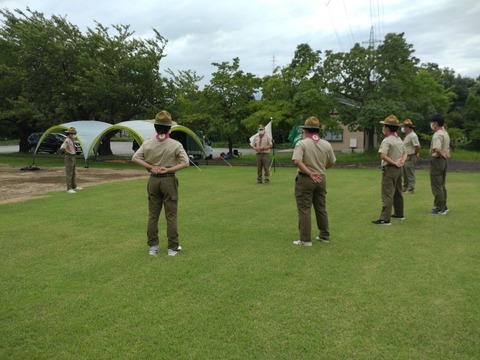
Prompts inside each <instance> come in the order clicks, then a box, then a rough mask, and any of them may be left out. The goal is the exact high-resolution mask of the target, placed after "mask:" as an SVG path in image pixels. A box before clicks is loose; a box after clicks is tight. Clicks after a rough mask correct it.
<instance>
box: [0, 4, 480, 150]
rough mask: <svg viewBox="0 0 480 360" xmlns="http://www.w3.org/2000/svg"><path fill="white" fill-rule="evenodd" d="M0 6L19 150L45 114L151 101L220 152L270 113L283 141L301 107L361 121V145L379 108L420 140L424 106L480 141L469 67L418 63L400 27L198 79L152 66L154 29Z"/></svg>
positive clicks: (157, 41) (60, 115) (2, 107)
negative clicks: (149, 33) (268, 70)
mask: <svg viewBox="0 0 480 360" xmlns="http://www.w3.org/2000/svg"><path fill="white" fill-rule="evenodd" d="M0 16H1V19H2V24H1V27H0V133H1V134H2V136H3V137H5V136H9V137H12V136H14V137H18V138H19V139H20V151H28V143H27V137H28V136H29V134H30V133H32V132H34V131H42V130H45V129H47V128H48V127H50V126H52V125H55V124H59V123H63V122H70V121H76V120H98V121H104V122H107V123H111V124H115V123H117V122H120V121H125V120H135V119H151V118H153V117H154V116H155V114H156V112H158V110H159V109H167V110H169V111H170V112H171V113H172V115H173V117H174V119H176V120H177V121H178V122H179V123H181V124H182V125H185V126H188V127H190V128H192V129H194V130H201V131H203V132H204V133H205V134H206V135H207V136H210V137H211V138H215V139H218V140H223V141H226V142H228V146H229V148H230V151H231V150H232V148H233V145H234V144H237V143H245V142H246V139H248V137H249V136H250V135H251V134H252V133H254V132H255V131H256V127H257V125H258V124H259V123H263V124H266V123H267V122H268V121H270V119H272V120H273V124H274V137H275V140H276V141H277V143H281V142H285V141H288V140H287V138H288V134H289V132H290V130H291V129H292V127H293V126H294V125H295V124H296V123H297V122H298V121H301V120H303V119H305V118H306V117H307V116H310V115H315V116H317V117H318V118H320V119H322V123H323V125H324V129H323V130H324V131H328V132H333V133H335V132H336V131H338V130H339V125H338V124H339V122H341V123H343V124H345V125H347V126H348V127H349V128H350V129H352V130H362V131H365V133H366V137H367V144H368V147H369V149H373V148H374V147H375V145H376V144H375V143H374V134H375V133H376V131H378V130H379V124H378V122H379V120H382V119H384V118H385V117H387V116H388V115H390V114H395V115H396V116H397V117H398V118H400V119H407V118H410V119H412V120H413V121H414V123H415V124H416V125H417V132H418V133H419V134H420V135H421V137H422V138H423V139H424V140H425V141H428V140H429V134H430V130H429V126H428V119H429V118H430V116H431V115H432V114H434V113H442V114H444V115H445V117H446V124H447V126H448V128H449V131H450V134H451V136H452V138H453V140H454V141H457V142H460V141H463V142H465V144H468V146H470V147H471V148H474V149H480V76H479V77H477V78H476V79H473V78H469V77H462V76H461V75H459V74H458V75H457V74H455V71H454V70H453V69H449V68H440V67H439V66H438V65H437V64H434V63H427V64H422V63H420V60H419V59H417V58H416V57H415V56H414V52H415V51H414V49H413V46H412V45H411V44H408V43H407V41H406V39H405V38H404V34H403V33H400V34H395V33H390V34H387V35H386V36H385V38H384V40H383V41H382V43H381V44H380V45H379V46H378V47H376V48H374V47H372V46H367V47H365V46H361V45H360V44H355V45H354V46H353V48H352V49H351V50H350V51H348V52H337V53H336V52H333V51H330V50H326V51H324V52H322V51H319V50H314V49H312V48H311V47H310V46H309V45H308V44H299V45H298V46H297V48H296V50H295V52H294V54H293V58H292V60H291V62H290V63H289V64H287V65H286V66H284V67H276V68H275V69H274V70H273V71H272V74H269V75H267V76H264V77H262V78H260V77H258V76H255V75H253V74H251V73H248V72H244V71H243V70H242V69H241V66H240V59H239V58H238V57H237V58H234V59H232V60H231V61H226V62H218V63H213V64H212V65H214V66H215V67H216V70H215V72H213V74H212V77H211V79H210V81H209V83H208V84H206V85H205V86H204V87H203V88H200V86H199V83H200V82H201V81H202V80H203V77H202V76H199V75H198V74H197V73H196V72H195V71H194V70H192V69H187V70H180V71H177V72H173V71H171V70H170V69H166V70H164V71H163V72H162V69H161V64H162V59H163V58H164V57H165V56H166V54H165V46H166V45H167V43H168V40H167V39H166V38H164V37H163V36H162V35H161V34H160V32H158V31H157V30H156V29H153V32H154V37H153V38H149V39H143V38H138V37H135V36H134V35H135V34H134V32H133V31H131V30H130V27H129V26H128V25H112V26H111V28H109V27H106V26H104V25H102V24H100V23H98V22H96V23H95V26H94V27H93V28H87V30H86V31H85V32H82V31H80V30H79V28H78V26H76V25H74V24H72V23H70V22H69V21H68V20H67V19H66V18H64V17H61V16H52V17H51V18H46V17H45V16H44V15H43V14H42V13H40V12H37V11H33V10H31V9H30V8H27V9H26V11H21V10H18V9H17V10H15V11H13V12H11V11H9V10H6V9H5V10H0ZM333 115H335V116H333ZM106 144H107V147H106V148H105V149H104V151H108V149H109V144H108V141H107V142H106Z"/></svg>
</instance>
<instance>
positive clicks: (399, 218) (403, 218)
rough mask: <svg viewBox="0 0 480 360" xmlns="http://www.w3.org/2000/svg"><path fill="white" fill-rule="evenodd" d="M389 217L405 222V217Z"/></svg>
mask: <svg viewBox="0 0 480 360" xmlns="http://www.w3.org/2000/svg"><path fill="white" fill-rule="evenodd" d="M391 217H392V218H394V219H398V220H405V216H399V215H392V216H391Z"/></svg>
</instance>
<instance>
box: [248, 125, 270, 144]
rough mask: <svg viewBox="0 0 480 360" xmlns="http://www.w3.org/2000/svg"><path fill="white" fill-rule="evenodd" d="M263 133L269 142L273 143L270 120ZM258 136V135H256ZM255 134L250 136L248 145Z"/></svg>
mask: <svg viewBox="0 0 480 360" xmlns="http://www.w3.org/2000/svg"><path fill="white" fill-rule="evenodd" d="M265 133H266V134H267V135H268V137H269V138H270V141H273V137H272V120H270V122H269V123H268V124H267V126H265ZM257 134H258V133H257ZM257 134H253V135H252V136H250V144H252V143H253V138H254V137H255V135H257Z"/></svg>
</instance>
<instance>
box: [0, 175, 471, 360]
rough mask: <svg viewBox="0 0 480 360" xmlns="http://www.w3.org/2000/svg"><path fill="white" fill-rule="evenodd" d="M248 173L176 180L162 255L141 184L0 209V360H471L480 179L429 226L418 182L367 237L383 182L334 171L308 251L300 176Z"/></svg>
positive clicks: (424, 185) (423, 181)
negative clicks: (172, 226)
mask: <svg viewBox="0 0 480 360" xmlns="http://www.w3.org/2000/svg"><path fill="white" fill-rule="evenodd" d="M255 172H256V170H255V169H254V168H253V167H228V166H225V167H219V166H215V167H214V166H210V167H207V166H202V167H201V171H199V170H197V169H195V168H194V167H190V168H189V169H186V170H183V171H181V172H180V173H179V174H178V177H179V181H180V204H179V207H180V210H179V232H180V242H181V245H182V247H183V248H184V251H183V252H182V253H180V254H178V255H177V256H176V257H173V258H171V257H168V256H167V255H166V239H165V225H164V224H165V220H164V218H163V216H162V217H161V222H160V227H161V228H160V235H161V242H160V246H161V252H160V254H159V255H158V256H157V257H149V256H148V247H147V246H146V235H145V232H146V220H147V199H146V179H145V180H143V179H142V180H134V181H127V182H117V183H112V184H105V185H98V186H92V187H87V188H85V189H84V190H82V191H81V192H79V193H77V194H75V195H69V194H67V193H66V192H65V191H61V192H56V193H50V194H49V195H48V196H47V197H45V198H41V199H35V200H31V201H27V202H23V203H14V204H5V205H0V217H1V223H0V238H1V241H0V290H1V291H0V319H1V320H0V321H1V324H0V325H1V326H0V358H1V359H478V358H480V346H479V342H480V297H479V293H480V292H479V290H480V285H479V284H480V282H479V278H480V266H479V262H480V257H479V253H480V242H479V241H478V240H479V235H478V230H479V226H478V223H477V221H478V215H479V212H478V208H479V207H478V203H479V201H480V174H479V173H449V174H448V176H447V188H448V190H449V193H448V194H449V200H448V207H449V208H450V209H451V211H450V212H449V213H448V215H446V216H440V215H439V216H433V215H428V214H427V213H428V211H429V210H430V209H431V208H432V203H433V198H432V195H431V192H430V187H429V177H428V172H427V171H418V172H417V182H418V185H417V188H416V193H415V194H414V195H408V196H405V209H406V211H405V215H406V218H407V219H406V220H405V221H396V222H394V223H393V225H392V226H376V225H372V224H371V223H370V222H371V221H372V220H375V219H377V218H378V216H379V213H380V207H381V199H380V177H381V174H380V171H379V170H378V169H349V170H347V169H332V170H329V171H328V173H327V182H328V185H327V187H328V198H327V200H328V210H329V216H330V231H331V242H330V243H329V244H323V243H318V242H315V243H314V246H313V247H311V248H304V247H298V246H295V245H293V244H292V241H293V240H296V239H298V230H297V214H296V206H295V199H294V196H293V184H294V177H295V169H293V168H284V167H278V168H277V169H276V171H275V173H274V174H273V176H272V179H271V184H269V185H258V184H256V173H255ZM78 181H79V184H80V185H81V178H79V179H78ZM162 215H163V214H162ZM392 220H393V219H392ZM314 234H315V233H314Z"/></svg>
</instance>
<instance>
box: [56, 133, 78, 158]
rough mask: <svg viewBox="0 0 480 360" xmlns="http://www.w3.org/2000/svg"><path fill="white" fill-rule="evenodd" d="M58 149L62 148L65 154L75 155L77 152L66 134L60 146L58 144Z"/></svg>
mask: <svg viewBox="0 0 480 360" xmlns="http://www.w3.org/2000/svg"><path fill="white" fill-rule="evenodd" d="M60 149H62V150H63V151H64V152H65V154H67V155H75V154H76V153H77V148H76V147H75V143H74V142H73V140H72V139H71V138H70V137H69V136H67V138H66V139H65V141H64V142H63V144H62V146H60Z"/></svg>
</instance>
